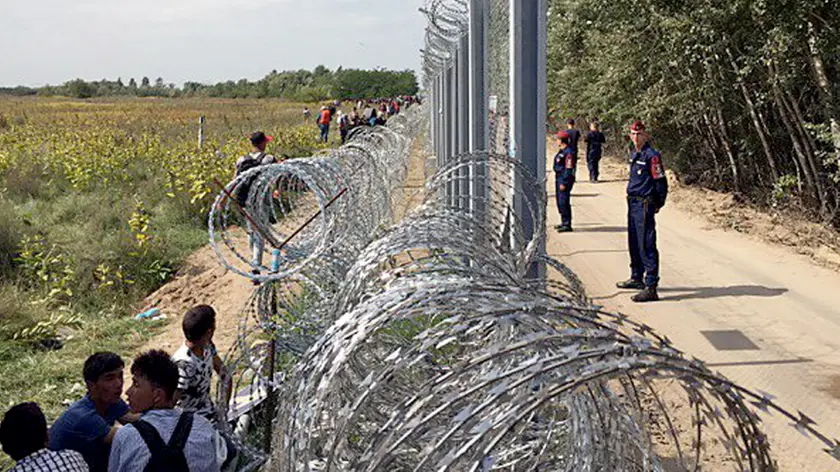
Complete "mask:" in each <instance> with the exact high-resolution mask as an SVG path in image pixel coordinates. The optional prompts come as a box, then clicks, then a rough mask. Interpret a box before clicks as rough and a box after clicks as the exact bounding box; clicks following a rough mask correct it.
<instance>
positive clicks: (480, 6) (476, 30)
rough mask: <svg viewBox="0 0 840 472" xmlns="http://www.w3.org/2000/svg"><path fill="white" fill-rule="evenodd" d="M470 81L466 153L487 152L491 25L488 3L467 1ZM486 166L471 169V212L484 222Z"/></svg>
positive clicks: (479, 0)
mask: <svg viewBox="0 0 840 472" xmlns="http://www.w3.org/2000/svg"><path fill="white" fill-rule="evenodd" d="M469 7H470V27H469V28H470V29H469V31H470V34H469V38H470V68H469V69H470V82H469V95H470V104H469V110H470V113H469V130H470V139H469V151H470V152H477V151H486V150H487V148H488V146H487V144H488V142H489V141H490V140H489V122H488V116H487V108H488V100H489V98H488V90H489V81H488V77H487V25H488V24H489V23H490V4H489V0H470V5H469ZM487 186H488V179H487V166H486V165H484V164H477V165H474V166H472V167H471V168H470V196H471V197H472V198H471V199H470V200H471V202H472V206H471V208H470V212H471V213H472V214H473V216H474V217H475V218H476V219H477V220H478V221H483V219H484V214H485V212H486V208H485V200H484V199H485V198H487V192H488V191H489V189H488V187H487Z"/></svg>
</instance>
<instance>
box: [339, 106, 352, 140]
mask: <svg viewBox="0 0 840 472" xmlns="http://www.w3.org/2000/svg"><path fill="white" fill-rule="evenodd" d="M338 131H339V133H341V144H344V143H345V142H347V133H349V132H350V117H349V116H347V115H345V114H342V113H341V112H338Z"/></svg>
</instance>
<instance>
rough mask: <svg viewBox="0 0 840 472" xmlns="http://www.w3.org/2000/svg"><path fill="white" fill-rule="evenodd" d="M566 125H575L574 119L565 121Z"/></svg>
mask: <svg viewBox="0 0 840 472" xmlns="http://www.w3.org/2000/svg"><path fill="white" fill-rule="evenodd" d="M566 124H567V125H573V124H575V119H574V118H569V119H568V120H566Z"/></svg>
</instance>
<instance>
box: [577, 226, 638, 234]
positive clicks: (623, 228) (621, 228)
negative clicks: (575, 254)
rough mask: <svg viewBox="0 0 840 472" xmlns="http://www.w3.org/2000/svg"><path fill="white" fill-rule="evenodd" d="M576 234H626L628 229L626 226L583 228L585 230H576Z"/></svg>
mask: <svg viewBox="0 0 840 472" xmlns="http://www.w3.org/2000/svg"><path fill="white" fill-rule="evenodd" d="M575 231H576V232H579V233H626V232H627V227H626V226H592V227H583V228H577V227H576V228H575Z"/></svg>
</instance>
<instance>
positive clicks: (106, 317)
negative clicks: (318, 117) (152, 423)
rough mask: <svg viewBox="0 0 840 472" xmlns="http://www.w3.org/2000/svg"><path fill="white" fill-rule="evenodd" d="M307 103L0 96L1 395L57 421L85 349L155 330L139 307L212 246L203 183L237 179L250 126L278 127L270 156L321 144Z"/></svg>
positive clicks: (207, 186)
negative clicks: (201, 124)
mask: <svg viewBox="0 0 840 472" xmlns="http://www.w3.org/2000/svg"><path fill="white" fill-rule="evenodd" d="M302 107H303V105H302V104H291V103H284V102H280V101H272V100H260V101H256V100H155V99H152V100H111V101H72V100H56V99H53V100H44V99H26V100H21V99H2V98H0V404H2V406H3V407H4V408H5V407H7V406H8V405H11V404H14V403H18V402H21V401H36V402H38V403H39V404H40V405H41V406H42V408H43V409H44V411H45V413H46V414H47V417H48V420H53V419H54V418H56V416H57V415H58V414H60V412H61V411H62V410H63V408H64V404H66V402H68V401H71V400H74V399H76V398H78V397H79V396H80V395H81V394H82V393H83V392H84V387H83V385H82V382H81V366H82V363H83V362H84V359H85V358H86V357H87V356H88V355H90V354H91V353H93V352H96V351H101V350H112V351H115V352H118V353H121V354H127V353H129V352H132V349H135V348H136V347H137V346H139V345H140V344H142V343H143V342H144V341H145V340H147V339H148V338H149V337H151V336H152V335H153V334H154V332H155V327H156V325H155V323H154V322H141V321H136V320H134V319H133V316H132V315H133V314H134V311H135V308H136V303H137V301H138V300H140V299H142V298H143V297H144V296H145V295H147V294H148V293H150V292H151V291H153V290H154V289H156V288H157V287H159V286H160V285H162V284H163V283H165V282H166V281H167V279H168V278H169V277H170V276H171V275H172V274H173V273H174V272H175V271H177V269H178V267H179V264H181V262H182V261H183V260H184V258H185V257H186V256H187V255H189V254H190V253H191V252H193V251H194V250H195V249H197V248H198V247H200V246H201V245H203V244H205V243H206V241H207V233H206V227H205V223H206V211H207V208H208V206H209V203H210V202H211V201H212V198H213V197H214V195H215V189H214V188H213V187H212V184H211V182H212V180H213V179H214V178H219V179H220V180H222V181H227V180H229V179H230V178H231V177H232V175H233V163H234V161H235V159H236V156H238V155H241V154H242V153H243V152H245V151H247V149H248V145H247V140H246V139H245V138H246V136H247V135H248V134H249V133H250V132H252V131H254V130H257V129H262V130H265V131H266V132H267V133H269V134H273V135H274V136H275V137H276V138H277V140H276V142H275V143H274V145H273V146H272V148H270V151H272V152H273V153H275V154H277V155H287V156H304V155H310V154H311V153H312V152H313V151H315V150H317V149H318V148H319V146H320V145H319V144H318V143H317V142H316V137H317V130H316V129H315V126H314V124H312V123H311V122H310V124H309V125H307V126H305V127H304V126H302V121H303V120H302V117H301V110H302ZM310 109H315V107H314V106H313V105H310ZM199 115H204V116H205V117H206V125H205V136H206V140H205V144H204V146H203V147H202V149H201V150H198V149H197V129H198V116H199ZM336 134H337V133H336ZM59 345H60V347H59Z"/></svg>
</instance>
